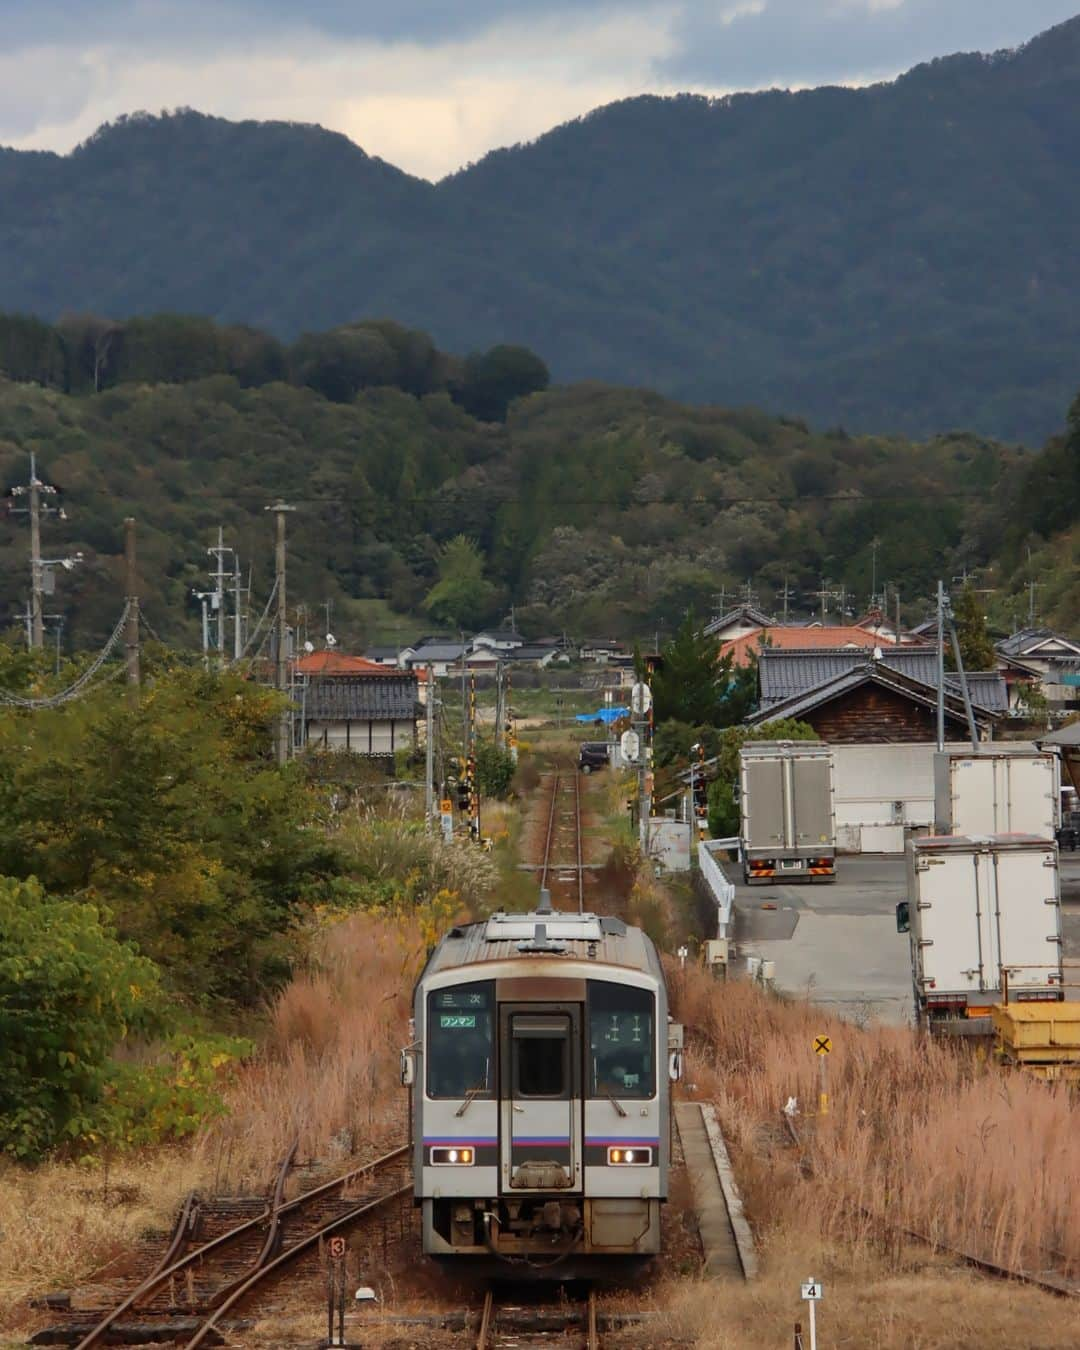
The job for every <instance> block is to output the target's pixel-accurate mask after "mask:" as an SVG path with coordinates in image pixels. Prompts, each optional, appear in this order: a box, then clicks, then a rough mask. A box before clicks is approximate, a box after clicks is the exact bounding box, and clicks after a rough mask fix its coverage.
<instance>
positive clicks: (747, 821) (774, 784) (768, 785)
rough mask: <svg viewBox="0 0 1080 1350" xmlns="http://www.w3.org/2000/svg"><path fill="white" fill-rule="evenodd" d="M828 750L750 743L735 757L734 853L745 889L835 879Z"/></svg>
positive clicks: (800, 743)
mask: <svg viewBox="0 0 1080 1350" xmlns="http://www.w3.org/2000/svg"><path fill="white" fill-rule="evenodd" d="M835 799H836V789H835V785H834V781H833V756H832V750H831V749H830V748H829V747H828V746H827V745H817V744H814V743H813V742H807V741H750V742H748V743H747V744H746V745H744V746H743V748H742V750H741V751H740V752H739V852H740V855H741V858H742V866H743V880H744V881H745V882H746V884H747V885H748V886H753V885H761V884H763V883H765V884H767V883H770V882H775V881H783V882H787V881H835V880H836V804H835Z"/></svg>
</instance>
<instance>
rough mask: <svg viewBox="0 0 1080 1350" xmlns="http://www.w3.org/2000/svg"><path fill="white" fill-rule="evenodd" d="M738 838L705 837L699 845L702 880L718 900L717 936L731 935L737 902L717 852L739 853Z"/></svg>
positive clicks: (733, 888)
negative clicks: (734, 908) (733, 910)
mask: <svg viewBox="0 0 1080 1350" xmlns="http://www.w3.org/2000/svg"><path fill="white" fill-rule="evenodd" d="M738 847H739V841H738V840H737V839H703V840H702V841H701V843H700V844H699V845H698V866H699V867H700V868H701V876H702V880H703V881H704V882H705V885H706V886H707V887H708V888H709V894H710V895H711V896H712V897H713V899H714V900H715V901H716V936H717V937H720V938H727V937H730V936H731V927H732V907H733V906H734V904H735V887H734V886H733V885H732V883H731V882H730V881H728V879H727V877H726V876H725V875H724V871H723V868H722V867H721V866H720V864H719V863H718V862H717V861H716V858H715V856H714V855H715V854H717V853H723V852H726V851H734V852H735V853H736V856H737V855H738Z"/></svg>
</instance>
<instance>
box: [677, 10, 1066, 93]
mask: <svg viewBox="0 0 1080 1350" xmlns="http://www.w3.org/2000/svg"><path fill="white" fill-rule="evenodd" d="M740 8H741V9H742V11H743V12H741V13H739V12H738V10H739V9H740ZM1077 8H1078V0H1023V3H1017V0H901V3H899V4H893V5H891V6H888V5H886V4H884V3H879V4H877V5H876V6H875V5H873V4H872V3H871V0H764V4H763V5H759V6H757V7H756V9H757V12H754V10H753V8H752V7H751V6H749V5H745V6H737V5H736V4H735V3H734V0H731V2H730V3H723V0H721V3H718V4H707V3H691V4H688V5H686V6H685V7H684V9H683V12H682V15H681V18H680V20H679V22H678V23H677V25H676V29H675V37H676V44H677V50H676V54H675V55H673V56H671V57H670V58H669V59H668V60H667V61H665V62H664V63H662V65H661V66H660V72H661V73H662V75H663V76H664V77H665V78H666V80H667V81H669V82H671V83H673V84H690V85H696V86H698V87H700V86H702V85H705V86H710V85H711V86H713V87H722V88H735V89H741V88H760V87H761V86H763V85H768V84H778V85H789V84H820V83H827V82H830V81H835V82H837V83H840V82H843V81H844V80H851V79H857V78H859V77H860V76H875V75H889V74H895V73H899V72H900V71H902V70H907V69H908V68H909V67H911V66H914V65H917V64H919V62H921V61H927V60H930V59H932V58H933V57H936V56H947V55H952V54H953V53H955V52H971V51H983V52H992V51H996V50H999V49H1000V48H1003V47H1014V46H1017V45H1019V44H1020V43H1022V42H1025V41H1027V40H1028V39H1030V38H1032V37H1034V36H1035V35H1036V34H1037V33H1039V32H1041V31H1042V30H1043V29H1046V28H1049V27H1051V26H1052V25H1054V24H1056V23H1060V22H1062V21H1063V20H1065V19H1069V18H1071V17H1073V16H1074V15H1075V14H1076V12H1077ZM725 11H726V12H727V13H728V14H729V15H731V17H730V18H729V20H728V21H727V22H725V20H724V17H723V16H724V13H725Z"/></svg>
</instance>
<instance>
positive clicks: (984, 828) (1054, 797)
mask: <svg viewBox="0 0 1080 1350" xmlns="http://www.w3.org/2000/svg"><path fill="white" fill-rule="evenodd" d="M1060 799H1061V761H1060V760H1059V759H1058V756H1057V754H1056V753H1055V752H1054V751H1052V750H1036V748H1035V747H1034V746H1033V745H1017V746H1004V745H994V746H991V745H988V746H986V747H985V748H984V749H980V751H979V753H978V754H975V752H974V751H973V750H968V751H964V752H958V751H956V750H945V751H939V752H938V753H937V754H936V755H935V756H934V822H935V823H934V829H935V831H936V833H937V834H965V835H989V834H1034V835H1037V836H1038V838H1040V839H1054V838H1056V831H1057V827H1058V825H1059V824H1060V820H1059V813H1060V809H1061V805H1060Z"/></svg>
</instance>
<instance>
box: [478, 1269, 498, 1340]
mask: <svg viewBox="0 0 1080 1350" xmlns="http://www.w3.org/2000/svg"><path fill="white" fill-rule="evenodd" d="M494 1314H495V1292H494V1290H493V1289H492V1288H491V1286H490V1285H489V1286H488V1288H487V1289H486V1291H485V1292H484V1309H483V1312H481V1314H480V1329H479V1331H477V1333H476V1350H487V1344H488V1341H489V1340H490V1339H491V1324H492V1322H493V1321H494Z"/></svg>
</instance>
